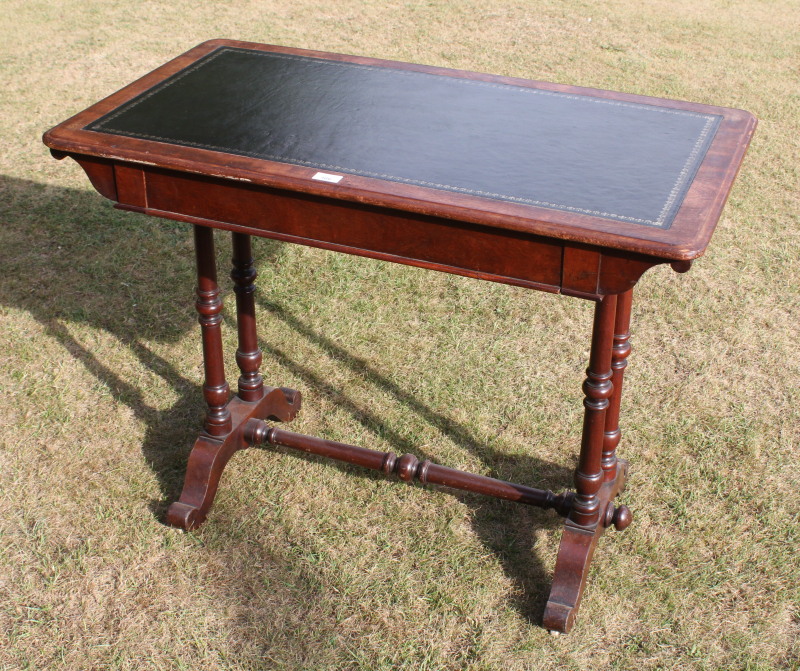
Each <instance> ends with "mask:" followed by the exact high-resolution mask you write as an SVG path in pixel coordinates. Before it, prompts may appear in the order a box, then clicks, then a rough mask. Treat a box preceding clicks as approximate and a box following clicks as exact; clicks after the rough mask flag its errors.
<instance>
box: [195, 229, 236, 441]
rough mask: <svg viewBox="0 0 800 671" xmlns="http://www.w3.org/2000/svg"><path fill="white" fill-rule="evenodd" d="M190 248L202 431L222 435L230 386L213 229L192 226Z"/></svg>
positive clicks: (227, 422)
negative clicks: (199, 346) (200, 345)
mask: <svg viewBox="0 0 800 671" xmlns="http://www.w3.org/2000/svg"><path fill="white" fill-rule="evenodd" d="M194 248H195V255H196V259H197V301H196V303H195V306H196V308H197V313H198V315H199V321H200V328H201V334H202V338H203V367H204V369H205V382H204V384H203V396H204V397H205V400H206V403H207V404H208V410H207V411H206V419H205V429H206V431H207V432H208V433H209V435H212V436H224V435H225V434H226V433H228V432H229V431H230V430H231V428H232V424H231V413H230V411H229V410H228V408H227V403H228V398H229V396H230V387H229V386H228V382H227V381H226V380H225V363H224V359H223V352H222V328H221V324H222V299H221V298H220V295H219V285H218V284H217V259H216V254H215V251H214V229H212V228H207V227H205V226H197V225H196V226H195V227H194Z"/></svg>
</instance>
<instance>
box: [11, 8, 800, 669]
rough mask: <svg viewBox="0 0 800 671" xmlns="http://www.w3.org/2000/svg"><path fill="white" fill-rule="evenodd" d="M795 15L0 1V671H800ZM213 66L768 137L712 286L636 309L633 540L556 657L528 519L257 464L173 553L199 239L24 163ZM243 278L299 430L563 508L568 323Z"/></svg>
mask: <svg viewBox="0 0 800 671" xmlns="http://www.w3.org/2000/svg"><path fill="white" fill-rule="evenodd" d="M799 15H800V12H798V11H797V7H796V6H795V4H794V3H793V2H789V1H785V2H773V3H765V2H746V3H721V2H711V1H710V0H709V1H703V2H697V1H694V2H688V0H686V1H683V0H674V1H672V2H667V3H654V4H647V3H638V4H633V3H627V2H622V1H620V0H614V1H612V2H606V3H594V4H592V3H584V2H566V3H564V2H518V1H502V2H495V3H491V4H486V3H477V2H471V1H465V2H435V1H434V2H416V1H410V2H388V3H374V2H363V1H359V2H356V1H355V0H342V1H340V2H336V3H333V4H328V5H325V4H324V3H323V4H321V3H319V2H313V3H312V2H309V1H307V0H300V1H295V2H288V1H284V0H278V1H276V2H271V3H261V2H254V1H252V2H237V3H233V2H221V3H189V2H185V1H178V2H173V3H157V2H144V3H141V2H140V3H131V2H129V1H128V0H125V1H122V0H119V1H113V2H81V3H78V2H64V1H61V2H50V3H32V2H19V1H17V0H9V1H7V2H5V3H4V4H3V12H0V32H2V34H3V36H4V39H3V45H2V47H0V74H2V77H3V79H2V82H3V83H2V85H0V87H2V95H0V129H2V130H1V131H0V132H2V138H3V142H2V144H0V161H2V177H0V224H2V225H0V264H2V265H1V269H2V273H0V296H1V297H2V300H0V326H1V327H2V329H3V330H2V333H3V336H2V344H3V350H2V351H3V356H2V357H0V398H2V402H1V405H0V408H1V410H0V417H1V418H2V420H3V421H2V422H0V458H1V459H2V461H1V462H0V463H1V464H2V466H0V631H2V632H4V634H5V637H4V638H2V639H0V668H3V669H6V668H7V669H50V668H53V669H57V668H68V669H90V668H92V669H93V668H98V669H99V668H103V669H106V668H108V669H137V670H138V669H208V670H213V669H315V670H316V669H364V670H369V671H374V670H378V669H387V670H389V669H391V670H392V671H394V670H396V669H414V670H417V669H436V670H438V669H459V670H460V669H472V670H478V669H481V670H483V669H487V670H488V669H520V670H521V669H525V670H536V669H586V668H593V669H752V670H755V669H759V670H760V669H765V670H766V669H797V668H800V662H799V661H798V660H799V659H800V614H799V613H800V589H799V588H798V585H800V563H798V562H797V560H796V558H795V554H796V552H795V549H796V547H797V544H798V541H800V538H798V529H800V519H798V512H797V511H798V510H800V494H798V492H800V469H798V468H797V462H798V456H800V455H799V452H800V412H798V407H800V391H798V390H799V389H800V387H798V384H797V380H798V379H800V363H799V362H800V357H798V345H797V343H798V341H799V340H800V327H798V323H800V322H798V318H797V315H798V310H800V271H798V264H797V258H798V255H799V253H800V233H798V231H800V214H799V213H800V196H799V195H798V194H800V173H799V169H798V160H797V157H798V156H799V155H800V128H798V126H800V124H798V120H800V95H799V94H798V91H797V56H798V53H800V16H799ZM212 37H230V38H237V39H245V40H247V39H250V40H254V41H259V42H269V43H277V44H286V45H290V46H298V47H308V48H317V49H322V50H329V51H343V52H349V53H356V54H362V55H369V56H378V57H384V58H391V59H397V60H412V61H418V62H423V63H428V64H433V65H444V66H449V67H457V68H464V69H472V70H480V71H490V72H494V73H498V74H506V75H513V76H523V77H529V78H533V79H548V80H555V81H559V82H563V83H568V84H578V85H584V86H595V87H600V88H614V89H618V90H624V91H630V92H635V93H642V94H647V95H655V96H665V97H678V98H683V99H690V100H695V101H699V102H707V103H712V104H718V105H724V106H731V107H740V108H744V109H747V110H749V111H751V112H753V113H754V114H756V116H758V117H759V119H760V125H759V129H758V131H757V133H756V136H755V138H754V141H753V145H752V147H751V150H750V153H749V154H748V157H747V159H746V161H745V164H744V167H743V169H742V172H741V174H740V176H739V179H738V181H737V184H736V186H735V189H734V192H733V194H732V196H731V199H730V202H729V203H728V206H727V208H726V210H725V214H724V217H723V219H722V221H721V222H720V225H719V227H718V229H717V232H716V234H715V236H714V239H713V241H712V244H711V246H710V248H709V252H708V254H707V256H706V257H705V258H703V259H700V260H699V261H698V262H697V263H696V264H695V267H694V268H693V269H692V271H691V272H689V273H688V274H686V275H676V274H675V273H673V272H672V271H671V270H669V268H667V267H661V268H656V269H654V270H652V271H649V272H648V273H647V274H645V276H644V278H643V279H642V281H641V282H640V284H639V287H638V289H637V295H636V301H635V303H634V320H633V325H634V338H633V345H634V351H633V354H632V356H631V360H630V366H629V368H628V377H627V379H626V393H625V398H624V407H623V433H624V437H623V443H622V446H621V452H623V453H624V454H625V455H626V456H627V457H629V458H630V460H631V462H632V469H633V470H632V478H631V481H630V483H629V487H628V489H627V491H626V492H625V493H624V495H623V496H624V500H625V502H626V503H627V504H628V505H630V506H631V508H632V509H633V510H634V514H635V521H634V524H633V525H632V526H631V527H630V528H629V529H628V530H627V531H626V532H625V533H623V534H609V535H607V536H606V537H604V539H603V540H602V541H601V544H600V547H599V550H598V552H597V555H596V559H595V568H594V570H593V575H592V578H591V582H590V585H589V588H588V590H587V594H586V597H585V601H584V603H583V605H582V609H581V617H580V620H579V623H578V625H577V626H576V628H575V630H574V633H573V634H571V635H570V636H567V637H559V638H552V637H550V636H549V635H548V634H547V633H546V632H544V631H543V630H542V629H541V628H540V627H539V618H540V616H541V607H542V603H543V599H544V598H545V597H546V594H547V590H548V588H549V580H550V576H551V573H552V567H553V562H554V557H555V551H556V549H557V543H558V537H559V534H558V529H559V526H558V525H559V522H558V520H557V519H556V518H555V516H553V515H551V514H548V513H544V512H540V511H536V510H528V509H524V508H521V507H518V506H516V507H515V506H513V505H511V504H505V503H500V502H495V501H491V500H486V499H482V498H479V497H477V496H471V495H465V496H454V495H452V494H450V493H445V492H442V491H436V490H426V489H423V488H421V487H416V486H412V487H409V486H408V485H405V484H403V483H400V482H398V481H393V480H385V479H383V478H381V477H377V476H375V475H373V474H371V473H367V472H363V471H360V470H359V469H356V468H351V467H347V466H341V465H336V464H332V463H329V462H326V461H323V460H318V459H315V458H299V457H297V456H295V455H292V454H288V453H284V452H282V451H273V450H250V451H248V452H244V453H240V454H238V455H237V456H236V457H234V459H233V460H232V462H231V464H230V465H229V467H228V469H227V470H226V473H225V476H224V480H223V484H222V487H221V489H220V493H219V495H218V498H217V502H216V505H215V508H214V510H213V512H212V515H211V517H210V519H209V521H208V523H207V524H206V526H204V527H203V528H202V529H201V530H200V531H199V532H197V533H194V534H181V533H179V532H177V531H175V530H174V529H170V528H168V527H165V526H163V525H162V523H161V519H162V516H163V512H164V510H165V507H166V505H167V504H168V503H169V501H171V500H173V499H174V497H175V496H176V495H177V493H178V492H179V490H180V486H181V482H182V474H183V468H184V467H185V459H186V455H187V453H188V449H189V447H190V445H191V442H192V440H193V437H194V435H195V433H196V431H197V428H198V426H199V424H200V419H201V413H202V394H201V393H200V389H199V385H200V384H201V382H202V371H201V368H200V343H199V337H198V327H197V324H196V319H195V313H194V310H193V305H192V287H193V284H194V279H193V265H192V264H193V258H192V251H191V235H190V231H189V230H188V228H187V227H186V226H183V225H180V224H175V223H171V222H164V221H156V220H152V219H147V218H144V217H140V216H136V215H132V214H127V213H122V212H118V211H115V210H113V209H112V208H111V206H110V204H109V203H108V202H107V201H104V200H103V199H102V198H101V197H100V196H99V195H97V194H96V193H95V192H94V191H93V190H92V189H91V187H90V186H89V184H88V182H87V180H86V178H85V176H84V175H83V173H82V172H81V171H80V169H79V168H77V166H75V165H74V164H72V163H70V162H68V161H65V162H56V161H54V160H52V158H51V157H50V156H49V154H48V153H47V151H46V149H45V147H44V146H43V145H42V144H41V142H40V139H39V138H40V136H41V133H42V132H43V131H44V130H46V129H47V128H49V127H50V126H52V125H54V124H55V123H57V122H59V121H62V120H63V119H65V118H66V117H67V116H69V115H70V114H73V113H75V112H77V111H79V110H80V109H83V108H84V107H86V106H87V105H89V104H90V103H92V102H95V101H96V100H97V99H99V98H100V97H102V96H104V95H106V94H108V93H110V92H112V91H113V90H115V89H117V88H119V87H120V86H122V85H124V84H126V83H128V82H129V81H130V80H131V79H133V78H134V77H137V76H139V75H141V74H144V73H145V72H147V71H149V70H151V69H152V68H153V67H155V66H157V65H159V64H160V63H162V62H163V61H165V60H166V59H168V58H170V57H172V56H174V55H176V54H178V53H180V52H181V51H183V50H185V49H188V48H190V47H191V46H193V45H194V44H197V43H198V42H201V41H202V40H205V39H208V38H212ZM218 239H219V248H220V251H219V258H220V263H221V267H222V268H223V271H222V272H221V276H222V277H224V276H225V272H226V270H225V269H226V268H227V266H228V258H229V256H230V248H229V244H228V241H227V239H226V236H218ZM255 250H256V253H257V256H258V258H259V265H258V269H259V273H260V277H259V289H260V292H259V294H258V296H259V297H258V303H257V305H258V307H257V309H258V317H259V321H260V329H261V330H260V334H261V345H262V348H263V350H264V366H263V372H264V375H265V378H266V379H267V381H268V382H269V383H270V384H274V385H281V386H290V387H294V388H297V389H300V390H301V391H302V392H303V394H304V398H305V405H304V408H303V411H302V412H301V414H300V416H299V417H298V419H297V420H296V421H295V422H294V424H293V425H292V428H295V429H296V430H298V431H302V432H307V433H311V434H314V435H321V436H324V437H326V438H330V439H334V440H345V441H348V442H354V443H358V444H363V445H365V446H367V447H373V448H376V449H382V450H388V449H391V450H394V451H395V452H402V451H409V452H413V453H415V454H417V455H419V456H420V457H427V458H431V459H432V460H434V461H437V462H439V463H443V464H446V465H450V466H455V467H461V468H466V469H468V470H472V471H476V472H481V473H487V474H491V475H496V476H498V477H502V478H505V479H511V480H515V481H518V482H524V483H529V484H532V485H541V486H546V487H550V488H554V489H562V488H564V487H567V486H569V483H570V479H571V471H572V469H573V468H574V465H575V462H574V459H575V454H576V450H577V445H578V441H579V433H580V422H581V403H580V401H581V391H580V385H581V382H582V380H583V369H584V368H585V366H586V358H587V353H588V352H587V350H588V337H589V330H590V324H591V307H592V306H591V305H590V304H589V303H585V302H582V301H578V300H574V299H569V298H564V297H558V296H551V295H546V294H539V293H535V292H530V291H525V290H521V289H517V288H512V287H505V286H501V285H492V284H488V283H481V282H477V281H473V280H469V279H464V278H458V277H454V276H446V275H442V274H436V273H432V272H428V271H420V270H418V269H411V268H406V267H401V266H396V265H391V264H382V263H379V262H375V261H370V260H364V259H356V258H354V257H346V256H341V255H336V254H333V253H330V252H323V251H319V250H312V249H307V248H300V247H293V246H289V245H284V244H278V243H274V242H269V241H266V240H258V241H256V244H255ZM226 297H228V298H230V292H229V291H228V290H227V289H226ZM231 305H232V301H229V306H228V307H227V308H226V318H227V326H226V329H225V340H226V346H227V348H228V352H229V358H228V361H227V365H228V370H229V373H230V374H229V378H230V380H231V382H233V381H234V378H235V374H234V372H233V371H234V370H235V365H234V362H233V358H232V354H233V351H234V349H235V342H236V338H235V333H234V332H233V330H232V328H231V327H230V324H232V322H233V319H232V317H233V313H232V312H231Z"/></svg>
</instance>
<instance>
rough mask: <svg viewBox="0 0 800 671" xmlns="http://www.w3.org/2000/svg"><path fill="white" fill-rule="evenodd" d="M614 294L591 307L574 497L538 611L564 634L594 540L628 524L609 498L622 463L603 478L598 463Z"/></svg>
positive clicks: (621, 478)
mask: <svg viewBox="0 0 800 671" xmlns="http://www.w3.org/2000/svg"><path fill="white" fill-rule="evenodd" d="M617 302H618V301H617V297H616V296H606V297H605V298H604V299H603V300H602V301H600V302H598V303H597V305H596V307H595V315H594V327H593V329H592V349H591V354H590V356H589V368H588V369H587V371H586V381H585V382H584V384H583V392H584V394H585V398H584V401H583V405H584V409H585V410H584V421H583V437H582V440H581V452H580V457H579V459H578V468H577V469H576V470H575V489H576V494H575V499H574V501H573V505H572V510H571V511H570V514H569V517H568V518H567V520H566V521H565V523H564V532H563V535H562V537H561V545H560V546H559V550H558V557H557V559H556V568H555V573H554V576H553V587H552V589H551V591H550V597H549V599H548V601H547V606H546V607H545V612H544V626H545V627H546V628H547V629H550V630H551V631H557V632H563V633H566V632H568V631H569V630H570V628H571V627H572V625H573V623H574V621H575V616H576V614H577V612H578V607H579V605H580V600H581V596H582V595H583V590H584V588H585V586H586V578H587V576H588V573H589V565H590V564H591V561H592V555H593V553H594V548H595V546H596V545H597V540H598V539H599V537H600V536H601V535H602V534H603V532H604V531H605V529H606V528H607V527H609V526H611V525H612V524H613V525H614V526H615V527H616V528H617V529H619V530H622V529H624V528H626V527H627V526H628V525H629V524H630V522H631V514H630V511H629V510H628V508H627V507H626V506H620V507H619V508H618V509H615V508H614V504H613V503H612V501H613V500H614V497H615V496H616V495H617V494H618V493H619V491H620V490H621V489H622V487H623V485H624V484H625V477H626V475H627V464H626V463H625V462H623V461H618V462H617V465H616V467H615V469H614V471H615V472H614V478H613V479H612V480H608V481H606V479H605V478H606V473H605V471H604V470H603V467H602V455H603V446H604V438H605V427H606V412H607V410H608V407H609V399H610V398H611V397H612V395H613V384H612V377H613V372H612V367H611V365H612V347H613V341H614V324H615V319H616V315H617Z"/></svg>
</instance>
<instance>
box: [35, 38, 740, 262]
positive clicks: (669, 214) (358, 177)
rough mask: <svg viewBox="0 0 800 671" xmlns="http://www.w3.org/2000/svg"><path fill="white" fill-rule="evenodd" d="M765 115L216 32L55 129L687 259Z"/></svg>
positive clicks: (245, 173) (94, 150) (330, 192)
mask: <svg viewBox="0 0 800 671" xmlns="http://www.w3.org/2000/svg"><path fill="white" fill-rule="evenodd" d="M754 127H755V119H754V117H753V116H752V115H750V114H749V113H747V112H744V111H741V110H733V109H727V108H720V107H713V106H709V105H701V104H695V103H687V102H680V101H672V100H662V99H655V98H649V97H644V96H637V95H631V94H622V93H613V92H609V91H600V90H593V89H584V88H578V87H572V86H564V85H557V84H548V83H544V82H535V81H528V80H521V79H512V78H507V77H498V76H492V75H482V74H477V73H470V72H463V71H456V70H446V69H442V68H433V67H427V66H418V65H410V64H404V63H395V62H390V61H382V60H377V59H369V58H360V57H354V56H342V55H338V54H328V53H321V52H312V51H305V50H299V49H289V48H284V47H275V46H266V45H257V44H250V43H242V42H234V41H230V40H214V41H211V42H206V43H203V44H201V45H199V46H198V47H196V48H195V49H193V50H191V51H189V52H187V53H186V54H184V55H182V56H180V57H178V58H176V59H175V60H173V61H171V62H169V63H167V64H166V65H165V66H162V67H161V68H159V69H157V70H155V71H154V72H152V73H150V74H148V75H146V76H145V77H143V78H142V79H140V80H138V81H137V82H134V83H133V84H131V85H130V86H128V87H126V88H124V89H122V90H121V91H119V92H117V93H115V94H114V95H112V96H110V97H109V98H107V99H106V100H104V101H101V102H100V103H98V104H96V105H94V106H92V107H91V108H89V109H88V110H85V111H84V112H82V113H80V114H78V115H77V116H75V117H73V118H72V119H70V120H68V121H67V122H65V123H63V124H61V125H59V126H57V127H56V128H54V129H53V130H51V131H49V132H48V133H47V134H45V142H46V144H48V145H49V146H50V147H51V148H52V149H54V150H56V151H63V152H67V153H70V152H71V153H79V154H84V155H89V156H100V157H105V158H113V159H117V160H122V161H130V162H134V163H137V162H139V163H141V162H145V163H148V164H152V165H156V166H159V167H161V168H169V169H173V170H178V171H184V172H201V173H204V174H209V175H214V176H218V177H223V178H230V179H239V180H247V181H249V182H253V183H256V184H263V185H267V186H273V187H278V188H282V189H289V190H293V191H301V192H306V193H312V194H317V195H324V196H328V197H333V198H340V199H343V200H353V201H358V202H361V203H369V204H374V205H379V206H383V207H390V208H394V209H400V210H408V211H411V212H421V213H424V214H433V215H436V216H440V217H444V218H451V219H457V220H459V221H468V222H472V223H478V224H483V225H488V226H493V227H497V228H508V229H513V230H518V231H524V232H527V233H535V234H539V235H543V236H547V237H554V238H560V239H565V240H571V241H577V242H585V243H589V244H594V245H601V246H605V247H610V248H614V249H620V250H627V251H631V252H637V253H646V254H652V255H656V256H659V257H662V258H666V259H675V260H689V259H693V258H695V257H697V256H699V255H700V254H702V253H703V251H704V250H705V247H706V245H707V244H708V241H709V239H710V237H711V233H712V232H713V229H714V226H715V225H716V223H717V220H718V218H719V216H720V213H721V211H722V207H723V205H724V203H725V200H726V198H727V195H728V192H729V191H730V188H731V185H732V182H733V179H734V177H735V176H736V172H737V170H738V168H739V165H740V163H741V160H742V158H743V155H744V152H745V150H746V148H747V145H748V143H749V140H750V136H751V135H752V132H753V129H754Z"/></svg>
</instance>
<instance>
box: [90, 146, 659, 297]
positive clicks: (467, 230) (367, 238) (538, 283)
mask: <svg viewBox="0 0 800 671" xmlns="http://www.w3.org/2000/svg"><path fill="white" fill-rule="evenodd" d="M75 158H76V159H77V160H78V162H79V163H80V164H81V165H82V167H83V168H84V170H85V171H86V172H87V174H88V175H89V177H90V178H91V179H92V183H93V184H94V185H95V188H97V190H98V191H99V192H100V193H101V194H103V195H105V196H106V197H108V198H110V199H111V200H114V201H116V202H117V207H118V208H120V209H125V210H131V211H136V212H142V213H145V214H150V215H154V216H158V217H164V218H168V219H174V220H178V221H186V222H190V223H193V224H200V225H205V226H210V227H214V228H222V229H227V230H233V231H238V232H242V233H248V234H252V235H256V236H260V237H267V238H273V239H276V240H283V241H288V242H294V243H297V244H302V245H306V246H311V247H320V248H324V249H331V250H335V251H339V252H344V253H347V254H354V255H358V256H366V257H371V258H377V259H382V260H386V261H394V262H397V263H403V264H406V265H411V266H417V267H422V268H428V269H433V270H438V271H442V272H447V273H452V274H457V275H464V276H467V277H473V278H478V279H482V280H489V281H493V282H501V283H504V284H511V285H516V286H522V287H527V288H531V289H538V290H541V291H548V292H552V293H564V294H568V295H571V296H578V297H581V298H587V299H590V300H599V299H600V298H602V296H605V295H609V294H618V293H622V292H624V291H627V290H628V289H630V288H632V287H633V286H634V285H635V284H636V282H637V281H638V280H639V278H640V277H641V275H642V274H643V273H644V272H645V271H646V270H647V269H648V268H650V267H652V266H654V265H656V264H659V263H665V262H668V260H665V259H659V258H656V257H651V256H645V255H637V254H632V253H630V252H623V251H617V250H613V249H607V248H602V247H593V246H590V245H584V244H579V243H572V242H570V241H568V240H561V239H557V238H548V237H543V236H537V235H533V234H530V233H525V232H520V231H513V230H508V229H505V228H495V227H491V226H486V225H480V224H474V223H470V222H464V221H458V220H452V219H445V218H442V217H437V216H432V215H425V214H419V213H413V212H406V211H402V210H399V209H392V208H384V207H378V206H374V205H367V204H363V203H359V202H353V201H346V200H338V199H334V198H325V197H321V196H314V195H309V194H303V193H299V192H294V191H288V190H281V189H275V188H271V187H267V186H261V185H254V184H249V183H246V182H239V181H234V180H230V179H224V178H214V177H208V176H204V175H197V174H192V173H183V172H176V171H171V170H165V169H161V168H156V167H151V166H143V165H141V164H130V163H121V162H113V161H105V160H102V159H100V160H98V159H91V160H84V159H85V158H87V157H75Z"/></svg>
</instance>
